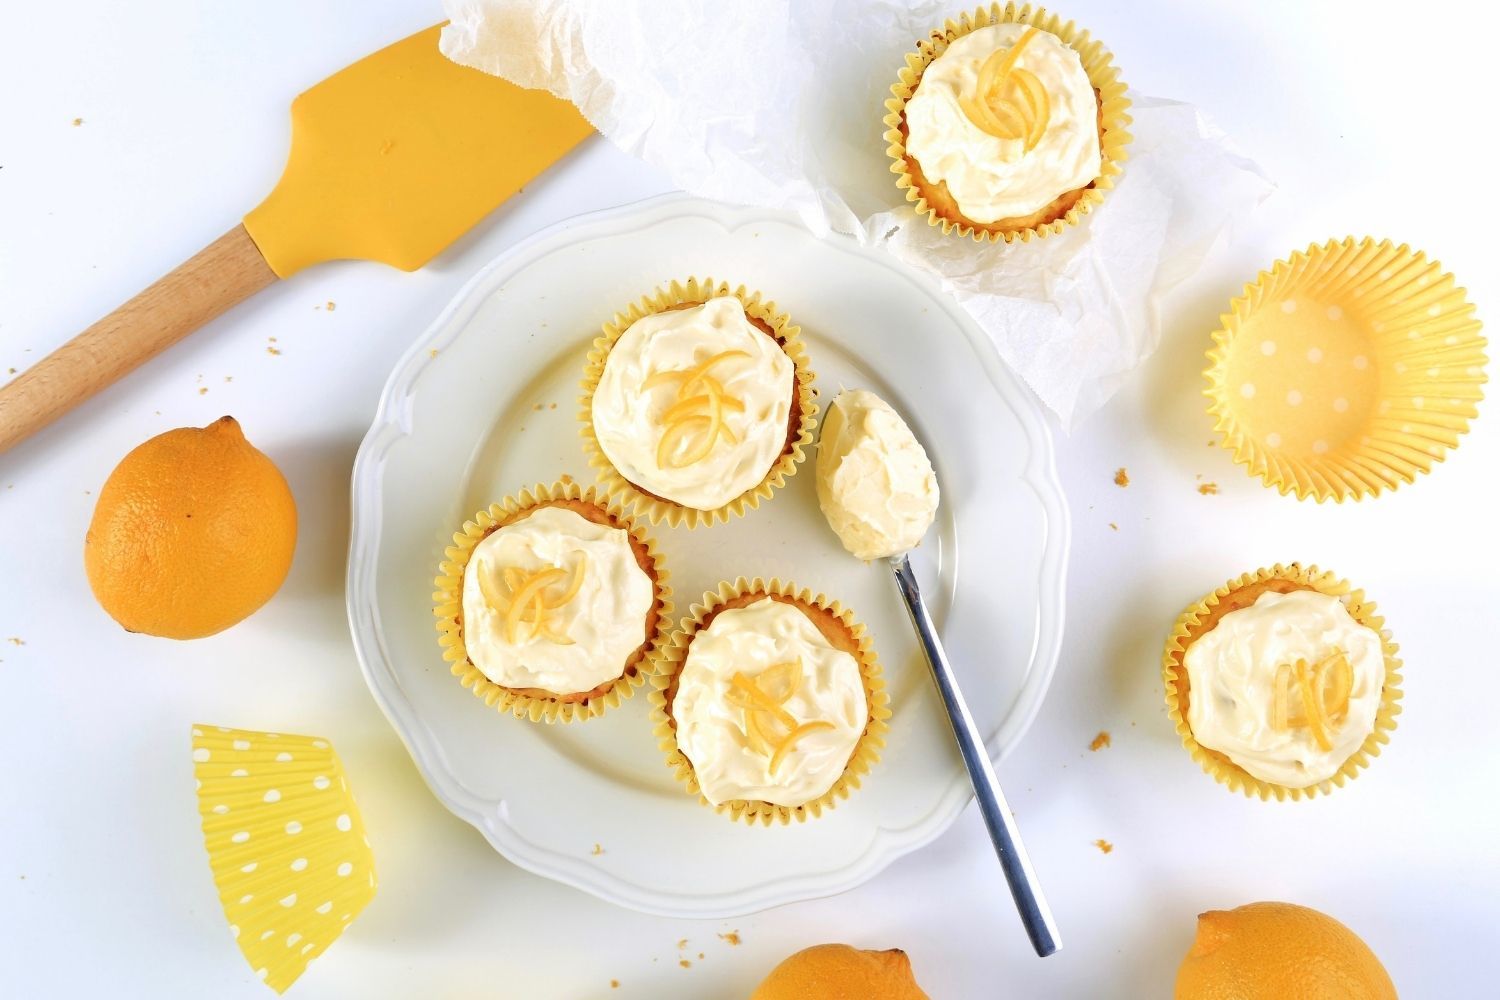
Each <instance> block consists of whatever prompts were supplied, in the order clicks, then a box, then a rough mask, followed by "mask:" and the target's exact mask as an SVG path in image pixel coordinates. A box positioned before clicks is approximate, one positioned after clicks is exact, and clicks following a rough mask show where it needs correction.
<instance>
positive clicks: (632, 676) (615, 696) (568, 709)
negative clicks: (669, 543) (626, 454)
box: [432, 479, 672, 723]
mask: <svg viewBox="0 0 1500 1000" xmlns="http://www.w3.org/2000/svg"><path fill="white" fill-rule="evenodd" d="M557 500H582V501H583V502H585V503H590V504H593V505H594V506H596V507H598V508H600V509H601V510H604V511H606V512H608V514H609V516H610V517H611V518H613V519H614V520H615V522H616V523H617V524H618V525H619V526H620V527H622V528H624V529H625V530H626V531H628V532H630V534H631V536H632V537H634V538H635V539H636V540H637V541H638V542H640V543H641V544H642V545H644V546H645V548H646V552H647V554H648V556H649V557H650V559H651V564H652V575H653V576H654V577H655V586H656V604H655V610H656V628H655V629H654V631H653V632H652V635H651V642H650V644H649V645H648V646H647V647H646V649H645V650H644V651H642V652H640V653H638V654H636V655H635V656H634V657H632V658H631V660H630V662H629V663H628V664H627V665H626V667H625V671H624V673H622V674H621V675H620V676H619V677H617V678H616V679H615V680H614V682H613V683H611V684H610V686H609V687H608V688H607V689H606V690H605V691H604V692H603V693H602V694H596V695H594V696H593V697H590V698H588V699H586V700H583V701H563V700H561V699H560V698H557V697H544V696H540V695H535V694H532V693H529V692H527V691H521V690H517V689H514V688H508V687H503V686H502V685H499V684H496V683H495V682H494V681H492V680H490V679H489V678H488V677H486V676H485V675H484V673H483V671H481V670H480V669H479V668H478V667H477V666H475V665H474V663H473V661H472V660H470V659H469V655H468V652H467V651H466V650H465V648H464V625H463V591H464V568H465V567H467V566H468V564H469V557H470V556H472V555H473V554H474V549H475V547H476V546H478V545H479V543H480V542H481V541H483V540H484V538H485V536H487V535H489V533H490V532H492V531H494V530H495V529H496V528H498V527H500V526H501V525H503V524H505V523H507V522H509V521H511V520H514V519H515V517H516V515H518V514H521V513H523V512H525V511H528V510H531V509H533V508H535V507H540V506H543V505H545V504H547V503H549V502H553V501H557ZM443 555H444V556H445V557H446V558H444V560H443V562H442V563H441V564H440V565H439V567H438V576H437V578H436V579H435V580H434V581H433V586H434V587H435V588H436V589H435V591H434V592H433V595H432V603H433V608H432V613H433V615H434V616H435V617H436V618H437V631H438V645H440V646H441V647H442V649H443V659H444V660H446V661H448V663H449V665H450V670H451V671H452V673H453V676H455V677H457V678H458V680H459V683H460V684H462V685H463V686H464V687H466V688H468V689H469V690H470V691H472V692H473V693H474V696H475V697H476V698H479V699H480V700H481V701H483V702H484V703H485V704H486V705H489V706H491V707H493V708H494V709H495V710H496V711H498V712H502V713H503V712H509V713H510V714H512V715H514V716H515V717H516V718H518V719H529V720H531V721H532V722H547V723H553V722H582V721H584V720H587V719H593V718H597V717H598V716H601V715H603V714H604V713H605V711H607V710H608V709H611V708H615V707H617V706H618V705H619V704H620V702H621V701H623V700H624V699H626V698H629V697H630V696H631V695H633V694H634V693H635V689H636V688H638V687H640V686H641V685H642V684H644V683H645V671H647V670H649V669H650V664H651V662H652V654H653V653H655V652H656V651H657V650H658V649H659V648H660V647H661V646H662V644H663V643H664V642H666V639H667V633H668V631H669V629H670V628H671V616H672V588H671V587H670V586H669V585H668V583H667V579H668V573H667V569H666V563H665V561H664V559H663V558H662V555H661V552H660V551H658V550H657V548H656V541H655V539H653V538H652V537H651V536H650V535H648V534H646V533H645V532H644V531H642V530H641V528H640V526H639V525H637V524H636V522H635V521H634V519H633V518H631V516H630V515H629V514H628V513H626V511H625V510H624V508H623V507H621V506H620V504H618V503H615V502H613V501H612V500H611V499H610V498H609V497H607V496H605V495H604V494H603V493H601V492H599V491H598V490H596V489H594V488H593V487H587V488H585V487H581V486H579V485H578V484H577V483H576V482H573V481H571V480H567V479H565V480H563V481H559V482H556V483H553V484H552V485H551V486H545V485H542V484H541V483H538V484H537V485H535V486H533V487H531V488H530V489H524V490H522V491H521V492H520V494H518V495H517V496H514V497H506V498H505V499H504V500H502V501H500V502H499V503H496V504H491V505H490V506H489V507H488V508H486V509H485V510H481V511H479V512H478V513H477V514H475V515H474V516H473V517H472V518H470V519H469V520H467V521H465V522H464V525H463V527H462V528H461V529H459V530H458V531H456V532H454V533H453V544H452V545H450V546H448V547H447V548H446V549H444V550H443Z"/></svg>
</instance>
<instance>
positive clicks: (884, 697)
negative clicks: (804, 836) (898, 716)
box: [650, 577, 891, 826]
mask: <svg viewBox="0 0 1500 1000" xmlns="http://www.w3.org/2000/svg"><path fill="white" fill-rule="evenodd" d="M758 594H765V595H768V596H771V597H773V598H778V599H782V600H785V601H786V602H787V603H789V604H792V605H797V604H801V605H804V606H807V607H812V608H819V609H821V610H823V611H826V612H827V613H828V614H830V615H832V616H833V617H835V618H837V619H838V620H839V621H840V622H842V623H843V624H844V626H845V627H846V628H848V630H849V632H850V634H851V635H852V636H853V637H854V641H855V644H856V646H857V649H858V651H857V654H856V656H855V659H857V660H858V661H859V673H860V678H861V680H862V681H863V683H864V688H865V703H866V705H867V706H868V708H869V712H870V718H869V722H868V723H867V724H866V725H865V729H864V732H863V733H861V734H860V737H859V741H858V742H857V743H856V744H855V745H854V750H853V752H852V753H851V754H850V755H849V762H848V763H847V764H846V765H844V773H843V774H842V775H841V776H840V777H839V779H838V780H837V781H835V782H834V783H833V787H832V788H830V789H829V790H828V791H827V792H825V793H824V794H823V795H820V796H819V797H818V798H816V799H813V800H812V801H811V802H807V803H804V804H803V805H800V806H782V805H776V804H775V803H772V802H762V801H759V800H747V799H735V800H732V801H729V802H721V803H719V804H718V805H714V804H713V803H712V802H709V801H708V799H707V798H705V797H704V795H703V792H702V789H701V788H700V787H699V785H698V777H697V774H696V773H695V772H694V771H693V762H692V761H691V760H689V759H688V757H687V755H686V754H685V753H683V752H682V749H681V748H680V747H679V746H678V745H677V723H676V721H675V720H674V719H673V718H672V709H671V706H672V701H673V699H674V698H675V697H676V695H677V679H678V675H679V674H680V673H681V672H682V666H683V663H684V662H686V660H687V653H688V647H689V646H690V645H691V644H692V641H693V636H695V635H696V634H697V633H698V630H699V629H701V628H703V627H704V625H705V624H706V623H707V622H708V621H709V619H710V618H711V617H712V616H713V614H714V613H715V612H716V611H717V610H718V609H719V608H721V607H723V606H724V605H725V604H726V603H728V602H729V601H732V600H734V599H735V598H738V597H744V596H746V595H758ZM651 686H652V691H651V694H650V700H651V724H652V731H653V732H654V733H655V734H656V739H657V742H658V744H659V746H660V747H661V749H662V751H663V752H664V753H665V754H666V757H667V766H668V767H669V768H671V769H672V773H673V774H674V775H675V776H676V777H677V780H678V781H680V782H682V784H683V786H684V787H685V788H686V790H687V792H688V794H689V795H693V796H696V797H697V799H698V801H699V802H701V803H703V804H704V805H706V806H708V807H710V808H711V809H713V810H714V811H715V812H717V813H720V814H721V815H724V816H728V817H729V818H730V819H733V820H742V821H744V822H746V823H749V824H750V825H751V826H755V825H757V824H759V825H761V826H771V825H772V824H773V823H775V824H781V825H786V824H789V823H791V822H792V821H793V820H796V821H797V822H799V823H802V822H806V821H807V820H809V819H816V818H817V817H819V816H821V815H823V812H824V811H825V810H829V809H833V808H834V807H835V806H837V805H838V803H839V800H841V799H847V798H848V797H849V794H850V793H851V792H853V791H854V790H855V789H857V788H858V787H859V786H860V781H861V779H862V778H863V777H864V776H865V775H867V774H869V773H870V769H871V768H872V767H874V766H875V765H876V764H877V763H878V762H879V761H880V751H881V749H882V748H883V747H884V746H885V738H886V733H887V731H888V730H889V728H890V726H889V722H888V720H889V719H890V717H891V708H890V703H891V699H890V695H889V694H887V693H886V689H885V679H884V676H883V674H882V672H881V669H880V660H879V659H878V658H877V657H876V655H875V647H874V644H873V643H872V642H871V641H870V635H869V632H868V631H867V630H866V629H865V627H864V625H862V624H861V623H860V622H859V621H857V620H856V619H855V617H854V614H853V612H851V611H850V610H849V609H848V608H846V607H844V606H843V605H842V604H840V603H839V602H838V601H835V600H832V599H831V598H829V597H827V596H826V595H824V594H814V593H813V592H812V591H811V590H808V589H807V588H805V587H798V586H797V585H796V584H794V583H791V582H787V581H782V580H779V579H775V578H773V579H771V580H763V579H761V578H760V577H756V578H755V579H753V580H747V579H745V578H744V577H740V578H739V579H737V580H735V581H734V582H733V583H729V582H728V581H725V582H723V583H720V584H719V586H718V588H717V589H716V590H711V591H709V592H708V593H706V594H704V595H703V599H702V600H701V601H700V602H699V603H697V604H694V605H693V606H692V608H691V609H690V610H689V615H688V617H686V618H684V619H683V620H682V623H681V626H680V627H679V629H678V630H677V631H676V632H675V633H674V634H673V635H672V639H671V642H669V643H668V644H667V645H666V646H665V647H664V648H662V649H661V651H660V652H658V653H657V655H656V665H655V666H654V668H653V669H652V671H651Z"/></svg>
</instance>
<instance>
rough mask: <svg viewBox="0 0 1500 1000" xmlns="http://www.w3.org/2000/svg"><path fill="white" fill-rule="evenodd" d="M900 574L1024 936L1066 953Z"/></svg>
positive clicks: (936, 645) (944, 660) (908, 582)
mask: <svg viewBox="0 0 1500 1000" xmlns="http://www.w3.org/2000/svg"><path fill="white" fill-rule="evenodd" d="M892 565H893V567H894V569H895V571H896V586H897V587H898V588H899V589H900V591H901V596H902V598H903V599H904V600H905V601H906V610H907V611H908V612H909V613H910V614H911V622H912V625H913V626H915V627H916V630H917V637H918V638H919V639H920V640H921V642H922V651H923V652H924V653H926V655H927V664H928V666H930V667H931V668H932V678H933V680H935V681H936V682H937V688H938V694H940V695H941V696H942V699H943V707H944V708H945V709H947V711H948V722H949V723H950V724H951V725H952V726H953V736H954V739H956V740H957V741H958V750H959V753H960V754H962V755H963V759H964V766H965V767H967V768H968V770H969V780H970V781H972V782H973V784H974V797H975V799H976V800H977V801H978V802H979V812H980V815H982V816H983V817H984V825H985V826H987V827H988V828H989V831H990V840H991V841H993V842H994V844H995V854H996V856H997V857H999V859H1000V868H1001V870H1002V871H1003V872H1004V873H1005V881H1006V882H1007V883H1009V885H1010V894H1011V896H1012V897H1013V898H1014V899H1015V901H1016V910H1017V911H1018V912H1019V913H1020V914H1021V922H1022V923H1023V924H1025V925H1026V934H1027V935H1028V936H1029V937H1030V938H1031V944H1032V947H1034V948H1035V949H1036V953H1037V954H1038V955H1040V956H1042V957H1043V958H1045V957H1046V956H1048V955H1051V954H1053V953H1054V952H1056V951H1057V950H1058V949H1059V948H1061V947H1062V942H1061V940H1060V939H1059V938H1058V934H1057V925H1056V924H1055V923H1054V922H1053V920H1052V911H1051V910H1049V909H1048V908H1047V901H1046V900H1045V899H1043V898H1042V887H1041V885H1040V884H1039V883H1038V882H1037V878H1036V872H1034V871H1032V870H1031V859H1030V858H1028V857H1027V856H1026V848H1025V846H1024V845H1022V843H1021V832H1020V830H1019V829H1018V828H1017V827H1016V821H1015V818H1014V817H1013V816H1012V815H1011V813H1010V807H1009V806H1008V805H1006V803H1005V793H1004V792H1002V791H1001V790H1000V782H999V780H998V779H997V778H996V777H995V768H994V765H992V764H991V763H990V755H989V753H988V751H986V750H985V747H984V740H983V739H982V738H981V737H980V735H979V729H978V727H976V726H975V725H974V717H973V716H972V715H970V714H969V706H968V705H966V704H964V697H963V694H962V693H961V692H960V691H959V690H958V680H957V678H955V677H954V676H953V668H952V667H951V666H949V665H948V657H947V654H945V653H944V652H943V644H942V642H941V641H940V640H939V639H938V635H937V628H936V626H934V625H933V623H932V616H931V615H930V614H928V612H927V606H926V605H925V604H923V603H922V591H921V590H920V589H919V588H918V587H917V578H916V575H915V574H913V573H912V569H911V560H910V559H908V558H907V557H905V556H902V557H901V558H900V559H899V560H892Z"/></svg>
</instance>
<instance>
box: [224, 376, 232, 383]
mask: <svg viewBox="0 0 1500 1000" xmlns="http://www.w3.org/2000/svg"><path fill="white" fill-rule="evenodd" d="M224 381H226V382H233V381H234V376H233V375H225V376H224Z"/></svg>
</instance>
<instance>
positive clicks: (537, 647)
mask: <svg viewBox="0 0 1500 1000" xmlns="http://www.w3.org/2000/svg"><path fill="white" fill-rule="evenodd" d="M454 541H455V545H454V547H452V548H450V549H449V550H448V552H447V555H448V559H447V560H446V561H445V562H444V563H443V566H442V575H441V576H439V577H438V578H437V587H438V591H437V593H436V594H435V595H434V596H435V599H436V604H437V607H436V609H435V613H436V615H437V618H438V631H439V633H440V642H441V644H442V645H443V646H444V647H445V650H446V655H447V657H448V659H450V660H451V661H452V662H453V672H454V673H455V674H456V675H457V676H458V677H459V678H460V680H461V681H462V683H463V684H464V686H465V687H470V688H472V689H473V691H474V694H475V695H477V696H479V697H481V698H483V699H484V700H485V702H486V703H487V704H493V705H496V706H497V707H498V708H500V709H501V710H502V711H510V712H512V713H513V714H515V715H517V716H519V717H529V718H531V719H532V720H534V721H535V720H540V719H546V720H547V721H555V720H558V719H562V720H573V719H583V718H590V717H592V716H595V715H599V714H602V713H603V711H604V710H605V709H606V708H607V707H609V706H611V705H614V704H617V703H618V702H619V700H620V698H622V697H629V696H630V694H631V692H632V691H633V689H634V688H635V687H637V686H639V685H640V684H641V683H643V681H644V678H643V675H642V673H641V670H642V666H643V663H644V660H645V658H646V656H647V654H648V653H649V652H651V650H652V649H653V648H654V647H655V646H656V644H657V643H658V642H659V641H660V640H662V639H663V638H664V637H665V632H666V627H667V616H668V615H669V614H670V611H671V603H670V591H669V590H668V588H667V586H666V583H665V580H666V572H665V570H664V568H663V567H662V563H661V557H660V556H659V555H658V554H657V553H656V552H655V550H654V549H653V547H652V544H651V542H650V540H649V539H648V538H647V537H646V536H645V535H644V534H643V533H642V532H641V531H640V530H639V529H638V528H637V527H636V526H635V525H634V524H633V523H632V522H631V521H630V520H629V519H628V517H627V516H626V515H625V513H624V512H623V511H622V510H621V509H619V508H618V507H617V506H612V505H610V504H609V503H608V502H607V501H606V500H605V499H604V498H602V497H600V496H598V495H596V494H595V493H594V491H593V490H587V491H584V490H581V489H579V487H578V486H577V485H576V484H573V483H559V484H557V485H556V486H553V487H536V488H535V490H532V491H524V492H523V493H522V494H521V495H520V497H519V498H516V499H507V500H506V501H504V502H502V503H500V504H495V505H494V506H492V507H490V508H489V509H488V510H485V511H481V512H479V513H478V514H477V515H475V517H474V518H473V519H472V520H470V521H468V522H466V523H465V524H464V527H463V530H462V531H460V532H458V533H457V534H455V535H454Z"/></svg>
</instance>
